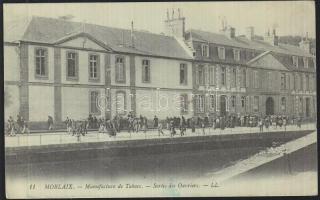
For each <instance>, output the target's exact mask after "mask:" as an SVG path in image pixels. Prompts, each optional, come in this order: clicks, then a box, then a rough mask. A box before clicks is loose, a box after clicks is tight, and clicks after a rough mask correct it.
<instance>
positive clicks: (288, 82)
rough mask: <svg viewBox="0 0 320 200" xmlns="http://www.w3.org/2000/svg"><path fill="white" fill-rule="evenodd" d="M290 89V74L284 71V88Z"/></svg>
mask: <svg viewBox="0 0 320 200" xmlns="http://www.w3.org/2000/svg"><path fill="white" fill-rule="evenodd" d="M289 89H290V76H289V74H288V73H286V90H289Z"/></svg>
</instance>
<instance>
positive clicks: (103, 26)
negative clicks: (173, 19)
mask: <svg viewBox="0 0 320 200" xmlns="http://www.w3.org/2000/svg"><path fill="white" fill-rule="evenodd" d="M32 18H42V19H49V20H57V21H62V22H66V23H74V24H79V25H81V24H85V25H90V26H98V27H102V28H110V29H118V30H122V31H129V32H130V31H131V30H130V29H126V28H120V27H114V26H108V25H101V24H93V23H88V22H80V21H68V20H63V19H59V18H52V17H44V16H36V15H33V16H32ZM134 32H139V33H145V34H150V35H157V36H162V37H167V38H172V39H174V37H172V36H168V35H164V34H161V33H154V32H149V31H143V30H139V29H135V30H134Z"/></svg>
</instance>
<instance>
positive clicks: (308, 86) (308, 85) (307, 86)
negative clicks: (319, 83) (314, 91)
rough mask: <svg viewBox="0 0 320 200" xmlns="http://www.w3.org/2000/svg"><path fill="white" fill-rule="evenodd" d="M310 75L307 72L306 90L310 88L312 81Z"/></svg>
mask: <svg viewBox="0 0 320 200" xmlns="http://www.w3.org/2000/svg"><path fill="white" fill-rule="evenodd" d="M309 81H310V80H309V75H308V74H306V90H307V91H309V90H310V82H309Z"/></svg>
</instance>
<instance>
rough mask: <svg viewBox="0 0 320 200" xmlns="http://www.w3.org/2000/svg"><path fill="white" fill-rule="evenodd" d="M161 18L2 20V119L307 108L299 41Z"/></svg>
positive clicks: (305, 58) (308, 66)
mask: <svg viewBox="0 0 320 200" xmlns="http://www.w3.org/2000/svg"><path fill="white" fill-rule="evenodd" d="M164 23H165V31H166V32H165V34H154V33H149V32H146V31H138V30H135V29H134V27H133V24H132V28H131V30H125V29H118V28H110V27H105V26H99V25H94V24H87V23H80V22H73V21H67V20H61V19H51V18H43V17H33V18H32V20H31V21H30V22H28V23H25V24H23V26H21V27H20V26H15V27H14V28H15V29H16V30H15V29H7V28H5V31H6V32H5V33H4V38H5V43H4V73H5V77H4V83H5V117H6V118H8V117H9V116H16V115H17V114H21V115H22V116H23V117H24V118H25V119H27V120H29V121H31V122H37V121H40V122H41V121H46V120H47V116H48V115H51V116H53V117H54V120H55V121H61V120H64V119H65V118H66V117H67V116H68V117H71V118H74V119H83V118H87V116H88V115H89V114H93V115H96V116H98V117H111V116H114V115H116V114H120V115H125V114H128V112H130V111H132V112H134V113H136V114H138V115H140V114H141V115H144V116H147V117H149V118H150V117H153V116H154V115H157V116H158V117H159V118H161V119H164V118H165V117H167V116H179V115H181V114H183V115H186V117H191V116H194V115H206V114H216V115H225V114H228V113H255V114H262V115H265V114H290V115H293V114H295V115H298V114H302V115H303V116H305V117H312V116H314V115H315V104H316V99H315V98H316V94H315V91H316V90H315V78H316V77H315V73H314V72H315V57H314V56H312V55H311V54H310V42H309V41H308V40H307V39H306V40H304V41H302V42H301V44H300V47H296V46H292V45H284V44H280V43H278V36H277V35H276V33H275V31H274V32H273V33H271V34H270V33H268V34H267V35H266V36H265V40H263V41H261V40H257V39H256V38H255V35H254V32H253V31H254V29H253V28H252V27H250V28H248V30H247V35H246V36H236V35H235V29H234V28H231V27H223V30H222V31H221V33H219V34H216V33H209V32H204V31H200V30H189V31H185V18H184V17H181V16H177V17H174V16H172V17H169V16H168V18H167V20H166V21H165V22H164ZM6 29H7V30H6ZM13 32H14V33H20V34H11V33H13Z"/></svg>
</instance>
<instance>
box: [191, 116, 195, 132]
mask: <svg viewBox="0 0 320 200" xmlns="http://www.w3.org/2000/svg"><path fill="white" fill-rule="evenodd" d="M190 126H191V132H192V133H194V132H196V124H195V121H194V118H192V119H191V120H190Z"/></svg>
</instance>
